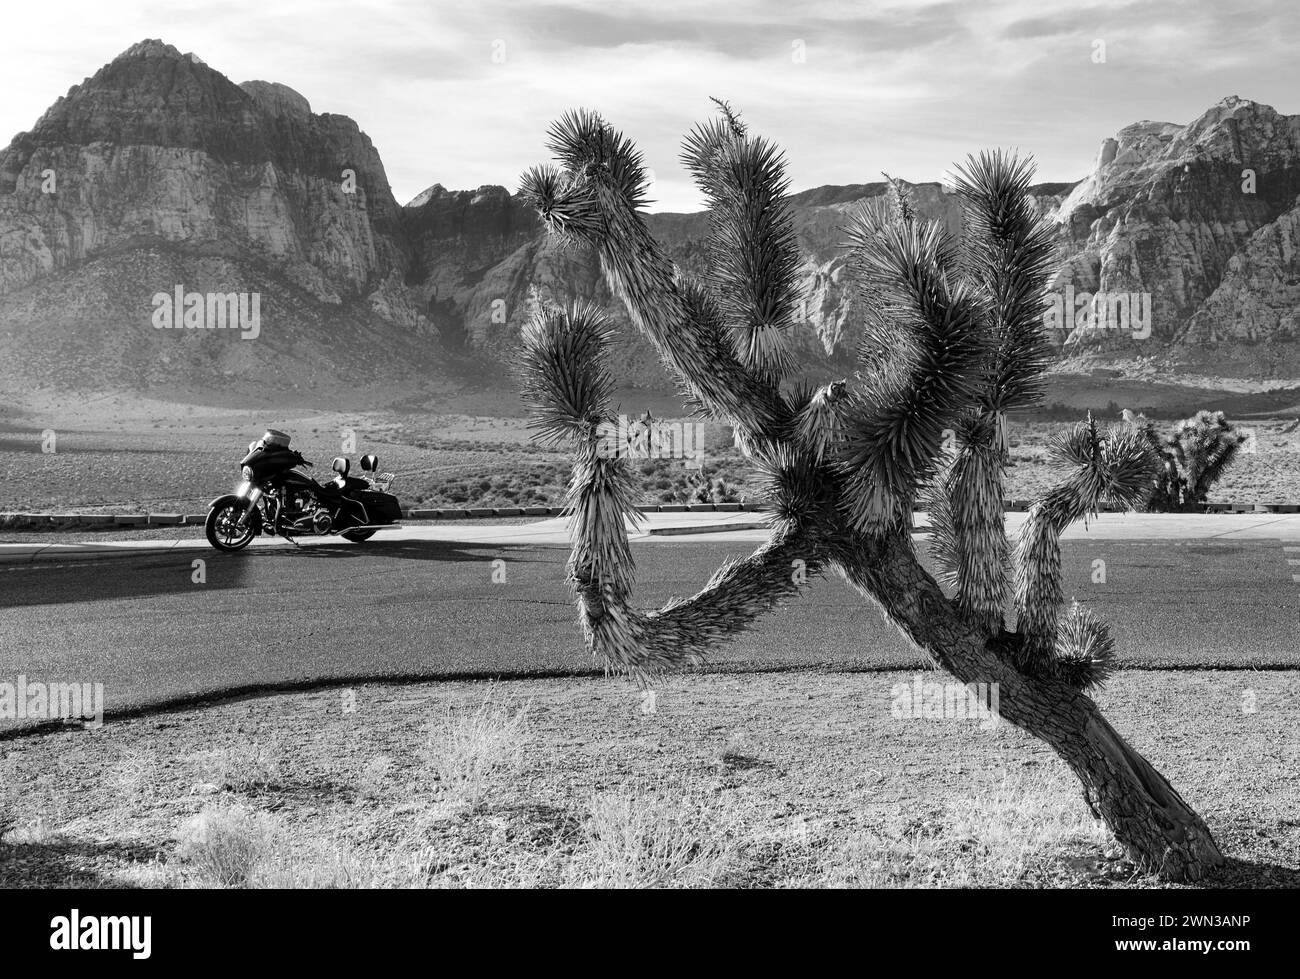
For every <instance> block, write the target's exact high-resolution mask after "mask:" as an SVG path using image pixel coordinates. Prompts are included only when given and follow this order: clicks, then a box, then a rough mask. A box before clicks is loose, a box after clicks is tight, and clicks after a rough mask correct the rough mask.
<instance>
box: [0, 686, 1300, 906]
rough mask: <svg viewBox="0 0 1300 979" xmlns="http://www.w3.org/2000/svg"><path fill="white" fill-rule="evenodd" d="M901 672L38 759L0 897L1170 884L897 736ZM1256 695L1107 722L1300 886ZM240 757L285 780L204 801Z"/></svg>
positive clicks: (479, 694)
mask: <svg viewBox="0 0 1300 979" xmlns="http://www.w3.org/2000/svg"><path fill="white" fill-rule="evenodd" d="M897 679H898V675H897V674H890V673H881V674H843V673H840V674H818V673H783V674H754V675H748V674H747V675H743V676H740V675H737V676H728V675H725V674H710V675H705V676H695V677H681V678H675V679H671V680H665V681H664V683H663V684H662V686H661V687H660V688H659V690H658V694H659V697H658V710H657V711H656V712H655V713H654V714H650V715H647V714H645V713H643V712H642V710H641V709H640V699H639V697H638V695H637V692H636V691H635V689H634V688H631V687H628V686H627V685H625V684H621V683H618V682H611V681H598V680H538V681H518V682H513V683H501V684H498V685H495V686H489V687H487V688H486V689H485V685H483V684H469V683H452V682H448V683H434V684H422V685H414V686H398V687H383V686H377V687H374V688H370V689H368V691H367V696H366V697H365V703H366V704H367V708H366V710H365V711H356V712H353V713H349V714H344V713H342V712H341V709H340V707H339V698H338V695H337V691H320V692H315V693H303V694H293V695H286V696H284V697H263V698H256V699H253V700H249V701H245V702H231V703H226V704H221V705H216V706H213V707H211V708H207V709H204V710H198V711H189V712H177V713H172V714H167V715H160V716H159V717H157V718H140V719H135V720H130V721H123V722H119V723H116V724H110V725H108V726H106V727H105V728H104V729H103V730H102V731H101V732H99V733H97V734H93V735H92V734H90V733H88V732H59V733H55V734H50V735H46V736H41V737H33V738H28V739H22V740H21V741H18V742H14V743H13V744H12V746H11V747H12V749H13V750H11V751H9V753H8V756H7V761H6V764H7V765H8V772H7V773H6V777H5V779H4V781H3V782H0V785H3V786H7V787H8V797H9V798H10V799H11V800H12V808H13V811H14V812H13V817H12V821H13V823H14V826H15V828H14V829H13V830H12V831H11V832H10V833H9V834H8V835H7V836H6V837H5V844H6V846H5V852H4V857H3V859H0V886H22V887H49V886H89V887H105V886H142V887H232V888H261V887H310V888H341V887H386V888H387V887H415V888H425V887H435V888H484V887H501V888H519V887H544V888H556V887H565V888H569V887H602V888H604V887H659V888H669V887H672V888H676V887H692V888H693V887H733V886H734V887H864V886H869V887H990V886H992V887H1051V886H1074V887H1079V886H1083V887H1102V886H1115V885H1133V886H1142V887H1151V886H1156V885H1157V882H1155V881H1153V880H1151V879H1150V878H1147V877H1143V876H1136V875H1134V873H1133V870H1132V868H1131V867H1130V866H1129V865H1127V863H1126V862H1125V861H1124V860H1123V859H1122V858H1121V856H1120V854H1119V853H1118V850H1117V848H1116V847H1115V845H1114V843H1113V841H1112V840H1111V838H1110V836H1109V834H1108V832H1107V831H1106V829H1105V828H1104V827H1103V826H1101V825H1100V824H1098V823H1097V822H1096V821H1095V820H1094V819H1093V818H1092V816H1091V814H1090V813H1089V812H1088V810H1087V809H1086V807H1085V806H1084V804H1083V802H1082V800H1081V798H1080V794H1079V789H1078V786H1077V784H1076V782H1075V781H1074V779H1073V778H1072V776H1071V775H1070V774H1069V772H1068V771H1067V770H1066V769H1065V767H1064V766H1063V764H1062V763H1061V762H1059V760H1057V759H1056V758H1055V757H1054V756H1053V755H1051V753H1050V752H1049V751H1047V750H1046V749H1045V748H1044V747H1043V746H1042V745H1041V744H1039V743H1037V742H1035V741H1034V740H1033V739H1031V738H1029V737H1028V736H1026V735H1023V734H1022V733H1021V732H1018V731H1016V730H1014V729H1011V728H1005V727H1004V728H999V729H998V730H996V731H982V730H980V729H979V728H978V726H977V725H976V724H974V723H971V724H967V723H964V722H959V721H951V722H947V721H942V722H941V721H926V720H915V719H914V720H905V719H898V718H895V717H893V716H892V714H891V712H890V710H889V704H890V700H889V693H890V690H891V688H892V686H893V684H894V683H895V682H896V681H897ZM1244 682H1246V681H1245V680H1243V679H1242V676H1241V674H1239V673H1226V672H1216V671H1199V672H1195V673H1186V674H1183V673H1176V672H1161V673H1146V672H1140V671H1126V672H1121V673H1120V674H1119V675H1118V676H1117V677H1116V679H1115V681H1114V682H1113V683H1112V685H1111V686H1110V687H1108V688H1107V691H1106V693H1105V700H1106V710H1107V713H1108V715H1109V716H1110V717H1111V718H1112V720H1113V722H1114V723H1115V724H1116V726H1117V728H1119V729H1120V730H1122V731H1123V732H1124V733H1125V736H1126V737H1128V738H1129V739H1130V740H1131V741H1132V743H1134V745H1135V746H1137V747H1139V748H1140V750H1142V751H1143V752H1144V753H1145V754H1147V756H1148V757H1149V758H1150V759H1151V761H1152V762H1153V763H1154V764H1155V765H1156V766H1157V767H1158V768H1160V769H1161V770H1162V771H1164V772H1165V773H1166V774H1167V775H1168V776H1169V777H1170V778H1171V779H1172V780H1173V781H1174V783H1175V785H1176V786H1177V787H1178V788H1179V790H1180V792H1181V793H1182V794H1183V795H1184V797H1185V798H1187V799H1188V801H1189V802H1190V803H1191V804H1192V805H1194V806H1196V807H1197V808H1198V810H1200V811H1201V813H1202V814H1203V815H1204V816H1205V818H1206V820H1207V822H1208V823H1209V824H1210V826H1211V828H1212V830H1213V831H1214V832H1215V834H1216V837H1217V838H1218V840H1219V842H1220V844H1221V845H1222V846H1223V848H1224V850H1225V852H1226V853H1228V854H1229V855H1232V856H1236V857H1238V858H1239V859H1241V860H1245V861H1248V863H1249V866H1248V867H1247V868H1246V870H1245V871H1242V873H1248V874H1251V875H1253V876H1252V877H1250V880H1251V881H1253V883H1250V884H1249V885H1248V886H1295V884H1296V882H1297V881H1300V824H1297V823H1296V821H1295V820H1294V818H1293V814H1294V810H1295V807H1296V805H1297V796H1296V787H1295V781H1294V779H1291V778H1290V777H1289V776H1290V773H1292V772H1294V768H1295V763H1296V753H1295V751H1294V750H1291V749H1290V748H1288V747H1287V746H1288V745H1289V744H1290V743H1291V742H1290V740H1288V738H1287V732H1288V731H1289V730H1290V725H1291V724H1292V720H1293V717H1294V707H1295V701H1294V690H1293V687H1294V674H1291V673H1285V672H1277V673H1268V674H1258V675H1251V676H1250V678H1249V684H1250V687H1251V689H1252V690H1253V691H1254V692H1255V694H1256V706H1257V710H1256V711H1255V712H1254V713H1251V714H1243V712H1242V710H1241V690H1240V687H1241V685H1242V683H1244ZM1153 705H1154V706H1153ZM1188 705H1193V708H1194V709H1189V706H1188ZM307 717H310V718H312V719H313V720H312V722H311V723H309V724H304V723H303V718H307ZM236 737H237V738H239V739H241V740H242V741H244V742H248V745H247V747H246V749H245V750H246V752H247V754H244V755H240V754H239V752H238V751H236V750H235V749H234V748H227V746H228V745H230V744H231V742H232V740H234V739H235V738H236ZM200 749H202V750H200ZM237 758H252V759H255V762H254V763H253V768H256V769H259V770H260V771H261V772H262V773H263V774H261V775H252V774H250V775H249V776H248V777H244V778H235V777H231V776H230V775H229V774H227V775H226V776H225V777H223V778H222V781H221V784H220V785H218V784H215V783H213V782H211V781H208V779H210V778H212V777H213V775H212V772H213V769H214V766H215V767H217V768H221V767H222V766H224V767H225V770H226V771H227V772H228V771H229V768H230V765H232V764H233V763H234V761H235V760H236V759H237ZM251 771H252V769H250V772H251ZM268 772H278V773H280V776H279V777H278V778H276V779H268V778H267V777H266V775H265V773H268ZM106 773H107V777H106ZM15 790H16V791H15Z"/></svg>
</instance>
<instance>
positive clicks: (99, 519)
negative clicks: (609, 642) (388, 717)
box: [0, 500, 1300, 532]
mask: <svg viewBox="0 0 1300 979" xmlns="http://www.w3.org/2000/svg"><path fill="white" fill-rule="evenodd" d="M1031 504H1032V501H1031V500H1008V501H1007V502H1006V503H1005V504H1004V505H1003V507H1002V509H1003V510H1004V511H1005V512H1007V513H1027V512H1028V511H1029V508H1030V506H1031ZM768 509H769V508H768V507H767V506H766V505H764V504H762V503H661V504H650V505H647V506H639V507H637V510H639V511H640V512H642V513H741V512H749V513H765V512H767V511H768ZM1100 510H1101V512H1103V513H1118V512H1121V511H1122V510H1123V507H1118V506H1111V505H1104V506H1102V507H1100ZM1190 512H1191V513H1206V514H1210V513H1300V503H1205V504H1202V505H1200V506H1199V507H1197V509H1195V510H1193V511H1190ZM568 514H569V510H568V508H567V507H555V506H529V507H461V508H446V507H440V508H425V507H411V508H407V509H404V510H402V519H403V520H429V521H434V520H496V519H500V518H503V517H564V516H568ZM206 519H207V514H205V513H184V514H182V513H0V532H3V531H6V530H14V531H21V530H62V529H71V528H85V527H99V528H103V527H112V528H113V529H115V530H129V529H131V528H133V527H201V526H203V522H204V520H206Z"/></svg>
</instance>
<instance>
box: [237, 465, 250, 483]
mask: <svg viewBox="0 0 1300 979" xmlns="http://www.w3.org/2000/svg"><path fill="white" fill-rule="evenodd" d="M240 475H241V476H243V477H244V478H245V479H247V480H248V481H249V482H252V481H253V467H252V466H245V467H244V468H243V471H242V472H241V473H240Z"/></svg>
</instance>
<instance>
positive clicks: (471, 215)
mask: <svg viewBox="0 0 1300 979" xmlns="http://www.w3.org/2000/svg"><path fill="white" fill-rule="evenodd" d="M884 191H885V185H884V184H883V183H875V184H857V185H850V186H842V187H821V188H816V189H813V190H809V191H804V192H802V193H799V194H795V195H793V196H792V198H791V205H792V212H793V217H794V223H795V230H796V233H797V235H798V238H799V242H800V246H801V249H802V252H803V263H802V284H803V292H804V296H805V303H804V308H803V313H802V315H801V317H800V320H799V322H798V323H796V324H795V326H794V328H793V335H792V340H791V343H792V346H793V347H794V349H795V351H796V352H797V353H798V355H799V358H800V361H801V363H802V365H803V366H804V368H805V369H806V371H807V372H808V373H810V374H813V375H818V374H829V373H843V372H844V371H846V370H848V369H849V368H850V366H851V364H852V355H853V351H854V349H855V347H856V342H857V339H858V332H857V331H858V327H857V324H858V322H859V321H860V318H859V317H858V316H857V315H855V310H854V296H853V293H852V290H851V289H850V287H849V284H848V282H847V279H846V276H845V261H844V257H843V255H842V253H841V250H840V244H841V241H842V232H841V229H842V227H843V225H844V224H845V222H846V220H847V218H848V216H849V214H850V212H851V211H852V210H853V209H854V208H856V207H858V206H860V204H861V202H862V201H863V200H865V199H867V198H871V197H874V196H877V195H880V194H882V193H884ZM913 192H914V194H915V197H916V200H917V205H918V208H919V210H920V211H921V212H922V213H923V214H925V215H927V216H929V217H933V218H937V219H939V220H941V221H943V222H944V223H945V224H946V225H947V227H948V228H949V229H950V230H951V231H953V232H954V233H955V232H958V231H959V230H960V214H959V209H958V206H957V201H956V199H955V198H954V197H953V196H951V195H950V194H947V193H945V192H944V189H943V188H941V187H940V186H939V185H938V184H920V185H915V186H914V187H913ZM1035 195H1036V196H1035V200H1036V203H1037V206H1038V208H1039V210H1040V212H1041V213H1042V214H1044V215H1045V216H1046V217H1047V218H1049V219H1050V220H1052V221H1054V222H1055V223H1056V226H1057V229H1058V233H1059V236H1060V238H1059V240H1060V250H1059V258H1060V260H1061V267H1062V271H1061V273H1060V275H1059V276H1058V279H1057V283H1056V288H1057V289H1058V290H1064V289H1065V288H1066V287H1071V288H1073V289H1074V290H1075V291H1076V292H1078V293H1083V292H1092V293H1095V292H1103V293H1113V292H1123V293H1134V294H1136V293H1149V294H1150V296H1151V299H1152V302H1151V309H1152V320H1153V323H1152V335H1151V337H1149V338H1147V339H1145V340H1135V339H1133V338H1132V337H1131V336H1129V335H1126V334H1124V333H1122V332H1120V331H1098V330H1083V329H1075V328H1074V324H1073V318H1072V317H1071V319H1070V323H1069V324H1068V328H1066V329H1064V330H1063V331H1062V332H1061V334H1060V335H1059V336H1058V338H1057V339H1058V340H1061V341H1065V340H1067V339H1068V340H1069V341H1070V342H1071V343H1077V344H1081V345H1084V346H1086V347H1088V348H1089V349H1091V350H1093V351H1097V350H1101V351H1103V352H1104V351H1107V350H1110V349H1112V348H1113V349H1114V350H1115V351H1116V352H1117V353H1118V355H1120V356H1129V355H1131V352H1132V351H1133V350H1134V349H1140V350H1141V351H1143V352H1147V351H1150V350H1152V349H1153V347H1154V348H1159V349H1160V350H1163V351H1165V353H1166V354H1170V353H1171V352H1172V353H1173V354H1174V355H1179V354H1180V353H1187V352H1188V351H1199V352H1201V353H1204V352H1205V351H1214V350H1216V349H1218V348H1220V347H1222V346H1224V345H1228V346H1231V347H1232V348H1233V350H1234V351H1235V352H1234V354H1233V359H1234V361H1235V362H1238V363H1240V364H1241V365H1242V370H1243V371H1245V372H1247V373H1249V372H1250V371H1251V370H1252V369H1254V368H1253V367H1252V357H1253V356H1254V354H1252V353H1251V351H1252V350H1253V349H1254V348H1255V347H1256V346H1258V345H1261V344H1266V345H1271V346H1272V347H1273V348H1275V349H1272V350H1271V352H1270V353H1269V354H1268V357H1267V358H1266V359H1267V360H1268V363H1269V364H1270V365H1271V366H1270V368H1269V369H1270V370H1275V369H1277V370H1281V369H1283V368H1282V367H1278V366H1277V365H1278V363H1279V357H1278V356H1277V350H1280V349H1281V350H1286V351H1293V350H1294V349H1295V348H1296V347H1297V346H1300V345H1298V344H1296V343H1295V342H1294V341H1295V339H1296V337H1297V332H1298V330H1297V327H1298V325H1300V324H1297V315H1300V314H1298V313H1297V306H1298V304H1300V272H1298V270H1297V261H1298V260H1297V254H1298V253H1300V247H1298V246H1300V230H1298V229H1300V201H1297V195H1300V117H1287V116H1282V115H1279V114H1278V113H1276V112H1275V111H1274V110H1272V109H1271V108H1269V107H1268V106H1263V105H1259V104H1257V103H1254V102H1247V101H1243V100H1240V99H1236V98H1230V99H1226V100H1224V101H1223V102H1221V103H1220V104H1219V105H1217V106H1214V107H1213V108H1211V109H1210V110H1209V111H1208V112H1206V113H1205V114H1204V115H1202V116H1201V117H1200V118H1199V119H1197V120H1196V121H1194V122H1192V123H1190V124H1188V125H1186V126H1179V125H1175V124H1171V123H1151V122H1143V123H1137V124H1135V125H1133V126H1129V127H1127V128H1125V129H1124V130H1122V131H1121V132H1120V133H1118V134H1117V135H1116V136H1115V137H1114V138H1112V139H1108V140H1106V141H1105V142H1104V143H1103V145H1102V148H1101V151H1100V153H1099V154H1098V157H1097V160H1096V162H1095V164H1094V166H1093V168H1092V170H1091V171H1090V172H1089V174H1088V175H1087V177H1086V178H1085V179H1084V180H1083V181H1082V182H1080V183H1079V184H1077V185H1069V184H1055V185H1042V186H1040V187H1038V188H1036V191H1035ZM648 222H649V225H650V228H651V230H652V232H653V233H654V234H655V235H656V237H657V238H658V239H659V240H660V241H661V242H662V243H663V245H664V247H665V249H666V250H667V252H668V254H669V255H670V257H672V258H673V260H674V261H676V262H677V263H678V264H679V265H680V266H681V267H682V268H683V269H684V270H685V271H687V272H689V273H699V272H701V271H702V270H703V267H704V263H705V247H704V242H705V240H706V238H707V235H708V217H707V215H705V214H656V215H651V216H649V218H648ZM178 286H180V287H183V290H182V291H183V293H189V292H194V293H197V294H200V295H203V296H208V295H210V294H214V293H215V294H218V295H222V296H224V295H228V294H237V295H245V294H249V293H254V292H256V293H258V294H259V295H260V297H261V303H262V305H261V325H260V331H259V333H258V336H257V337H256V339H257V342H256V343H244V342H242V341H241V340H240V338H239V337H238V336H236V335H234V334H232V333H229V332H227V331H223V330H220V329H218V330H215V331H210V330H207V329H193V330H190V329H183V330H182V332H180V333H177V332H174V331H169V330H166V329H157V328H156V322H155V320H154V316H155V313H156V306H157V303H156V299H157V297H158V296H159V294H168V295H170V294H172V293H173V292H174V290H175V289H176V287H178ZM535 295H540V296H541V297H543V298H547V299H553V300H558V301H571V300H575V299H582V300H589V301H592V302H596V303H599V304H601V305H602V306H604V307H605V308H607V309H608V310H609V311H610V313H611V315H612V317H613V319H614V320H615V321H616V322H618V323H621V324H623V325H624V326H625V327H626V329H624V330H623V331H622V334H623V338H622V340H621V341H620V346H619V347H618V348H617V350H616V351H615V358H616V367H617V369H618V370H619V371H620V372H621V374H622V376H623V377H625V378H626V380H627V381H628V383H629V384H631V385H633V386H638V385H639V386H646V387H654V388H665V387H666V386H667V381H666V379H665V377H664V374H663V371H662V368H661V367H660V366H659V364H658V358H657V356H656V355H655V354H654V352H653V351H652V350H650V349H649V348H648V346H647V345H646V344H645V343H644V341H642V340H641V339H640V338H639V336H638V335H636V333H635V331H634V330H632V329H631V328H630V324H629V323H628V322H627V319H626V316H625V314H624V313H623V311H622V307H621V305H620V304H619V303H617V302H616V301H615V300H614V299H613V297H612V296H611V295H610V294H609V291H608V289H607V288H606V286H605V284H604V282H603V279H602V277H601V275H600V272H599V268H598V267H597V263H596V261H595V260H594V257H593V256H592V255H590V254H588V253H586V252H584V251H582V250H571V251H566V250H563V249H561V248H559V247H558V246H556V245H555V244H553V243H552V242H551V241H550V240H549V239H548V238H547V237H546V236H545V235H544V234H543V233H542V231H541V228H540V225H539V222H538V220H537V218H536V216H535V215H534V214H533V213H532V212H531V211H530V210H529V209H528V208H526V207H524V206H523V205H521V204H520V202H519V201H518V200H516V199H515V198H514V197H513V196H512V195H511V194H510V193H509V192H508V191H507V190H506V189H505V188H502V187H492V186H487V187H480V188H479V189H477V190H474V191H450V190H447V189H445V188H443V187H442V186H440V185H436V184H435V185H434V186H432V187H430V188H429V189H428V190H427V191H425V192H424V193H422V194H420V195H419V196H418V197H416V198H415V199H414V200H413V201H411V202H410V203H409V204H407V205H406V206H405V207H402V206H399V205H398V204H397V202H396V201H395V200H394V199H393V195H392V192H391V190H390V188H389V184H388V180H387V177H386V175H385V173H384V168H383V164H382V162H381V161H380V158H379V155H378V153H377V152H376V150H375V147H374V146H373V145H372V143H371V142H370V140H369V138H368V137H367V136H366V135H365V134H364V133H363V132H361V131H360V129H359V128H358V127H357V125H356V123H354V122H353V121H352V120H351V119H348V118H346V117H343V116H338V115H329V114H323V115H322V114H316V113H313V112H312V110H311V106H310V104H309V102H308V101H307V99H306V98H304V97H303V96H302V95H300V94H299V93H297V92H294V91H293V90H292V89H289V88H287V87H285V86H283V85H279V84H276V83H274V82H267V81H251V82H245V83H244V84H242V85H236V84H234V83H233V82H231V81H230V80H229V79H227V78H226V77H225V76H223V75H221V74H220V73H219V72H217V71H214V70H213V69H211V68H209V67H208V66H207V65H205V64H203V62H202V61H201V60H199V59H198V58H196V57H195V56H194V55H187V54H181V53H180V52H179V51H177V50H176V49H175V48H172V47H170V46H169V45H166V44H163V43H162V42H161V41H145V42H141V43H140V44H137V45H135V46H134V47H132V48H131V49H130V50H128V51H127V52H125V53H124V54H122V55H121V56H120V57H118V58H117V59H115V60H114V61H113V62H111V63H110V64H108V65H106V66H105V67H104V68H102V69H101V70H100V71H99V72H97V73H96V74H95V75H94V76H93V77H91V78H88V79H86V80H85V81H84V82H83V83H82V84H81V85H78V86H75V87H74V88H72V89H71V90H70V91H69V92H68V94H67V95H66V96H64V97H63V98H60V99H59V100H58V101H57V102H55V104H54V105H53V106H52V107H51V108H50V109H49V110H48V111H47V112H46V113H45V115H44V116H43V117H42V118H41V119H40V120H39V121H38V122H37V123H36V125H35V126H34V127H33V129H32V131H31V132H28V133H20V134H19V135H18V136H17V137H16V138H15V139H14V141H13V143H12V144H11V145H10V146H9V147H8V148H7V149H5V150H3V151H0V372H4V371H7V376H9V377H10V378H22V379H26V380H31V379H36V380H38V381H49V382H52V383H55V384H57V385H60V386H67V387H70V388H71V387H98V388H104V387H122V386H125V387H156V386H160V385H172V386H177V387H180V388H188V389H191V390H195V391H198V390H201V389H204V388H206V387H211V386H213V385H222V386H225V385H228V384H230V383H231V382H232V379H240V380H242V381H246V382H247V384H248V385H249V386H251V387H257V386H263V387H265V386H268V385H274V384H276V383H281V382H282V379H283V378H284V377H285V376H286V375H291V376H298V375H301V376H302V377H303V378H304V379H305V383H308V384H311V383H323V381H324V379H327V378H334V379H344V378H351V377H360V378H362V379H369V380H372V381H374V382H376V383H388V382H391V383H392V384H393V385H394V386H395V387H397V386H399V385H401V384H406V383H412V384H413V383H416V382H417V381H419V380H420V379H422V378H427V377H430V376H432V375H437V374H439V373H440V372H442V373H454V372H455V370H459V369H460V367H461V366H464V365H465V364H466V363H472V364H477V365H478V366H479V367H480V368H483V367H486V374H480V375H479V376H485V377H487V378H489V379H490V381H491V383H497V384H499V385H500V386H501V387H508V386H510V384H511V381H510V380H509V378H508V376H507V373H506V368H508V367H509V365H511V364H513V363H514V361H515V360H516V358H517V352H518V349H519V346H518V344H519V332H520V329H521V328H522V325H523V323H524V321H525V320H526V318H527V316H528V315H529V313H530V311H531V308H532V302H533V299H532V297H533V296H535ZM182 298H183V297H182ZM182 312H183V311H182ZM178 322H180V321H179V320H178ZM182 325H183V324H182ZM198 325H200V326H202V325H204V324H203V323H199V324H198ZM250 339H251V338H250ZM1139 344H1140V345H1141V346H1137V345H1139ZM1278 345H1282V346H1280V347H1279V346H1278ZM1177 359H1178V357H1177V356H1173V357H1172V358H1171V359H1170V362H1171V363H1172V362H1175V361H1177ZM1192 359H1195V357H1193V358H1192ZM1294 359H1296V360H1297V363H1298V365H1300V358H1294ZM1280 360H1281V361H1285V360H1286V358H1285V357H1283V358H1280ZM450 363H455V364H456V365H457V367H455V368H454V369H453V368H449V367H448V365H449V364H450ZM5 365H8V367H7V368H6V366H5ZM1293 376H1294V375H1293ZM395 393H396V392H395Z"/></svg>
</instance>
